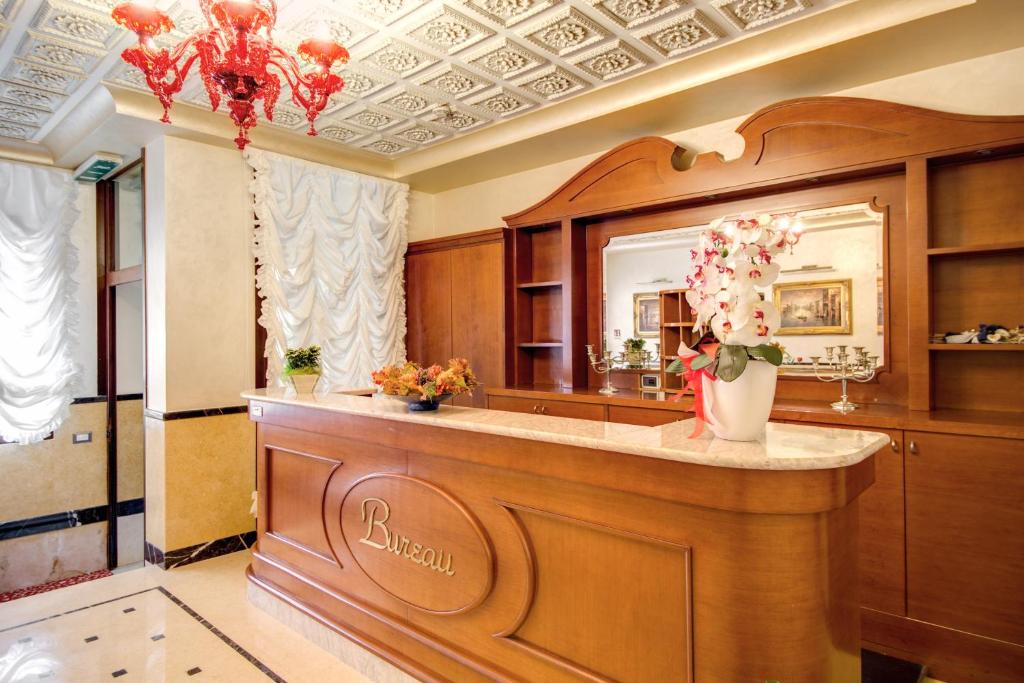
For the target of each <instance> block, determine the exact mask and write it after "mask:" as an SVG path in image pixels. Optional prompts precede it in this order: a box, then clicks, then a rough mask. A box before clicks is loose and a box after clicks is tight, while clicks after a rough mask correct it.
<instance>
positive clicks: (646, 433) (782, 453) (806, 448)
mask: <svg viewBox="0 0 1024 683" xmlns="http://www.w3.org/2000/svg"><path fill="white" fill-rule="evenodd" d="M242 398H245V399H247V400H251V401H266V402H269V403H284V404H288V405H296V406H306V407H309V408H316V409H319V410H328V411H334V412H338V413H347V414H349V415H359V416H363V417H375V418H380V419H384V420H393V421H395V422H412V423H416V424H423V425H430V426H435V427H447V428H450V429H459V430H463V431H470V432H481V433H485V434H495V435H498V436H508V437H512V438H516V439H530V440H533V441H546V442H550V443H557V444H563V445H567V446H578V447H581V448H593V449H597V450H602V451H612V452H618V453H629V454H632V455H640V456H644V457H649V458H660V459H663V460H675V461H677V462H687V463H694V464H698V465H709V466H712V467H731V468H737V469H752V470H823V469H832V468H837V467H848V466H850V465H855V464H857V463H858V462H860V461H861V460H864V459H865V458H867V457H868V456H870V455H872V454H873V453H875V452H876V451H878V450H879V449H880V448H882V447H883V446H885V445H886V444H887V443H889V437H888V436H886V435H885V434H881V433H879V432H868V431H860V430H853V429H828V428H822V427H807V426H803V425H790V424H779V423H773V422H770V423H768V426H767V428H766V429H765V434H764V436H763V437H762V438H761V439H759V440H758V441H751V442H740V441H725V440H723V439H716V438H714V436H713V435H712V434H711V432H710V431H709V430H707V429H705V431H704V434H703V435H701V436H700V437H698V438H696V439H690V438H688V437H689V434H690V433H691V432H692V431H693V420H692V419H689V420H683V421H680V422H672V423H670V424H667V425H662V426H660V427H642V426H638V425H628V424H619V423H615V422H597V421H594V420H578V419H574V418H567V417H553V416H550V415H533V414H529V413H513V412H506V411H502V410H485V409H482V408H462V407H456V406H449V405H442V406H441V407H440V408H439V409H438V410H437V412H427V413H410V412H409V411H408V407H407V406H406V404H405V403H403V402H401V401H396V400H393V399H390V398H388V397H386V396H381V395H375V396H373V397H366V396H354V395H351V393H314V394H296V393H295V391H294V390H292V389H255V390H253V391H246V392H243V393H242Z"/></svg>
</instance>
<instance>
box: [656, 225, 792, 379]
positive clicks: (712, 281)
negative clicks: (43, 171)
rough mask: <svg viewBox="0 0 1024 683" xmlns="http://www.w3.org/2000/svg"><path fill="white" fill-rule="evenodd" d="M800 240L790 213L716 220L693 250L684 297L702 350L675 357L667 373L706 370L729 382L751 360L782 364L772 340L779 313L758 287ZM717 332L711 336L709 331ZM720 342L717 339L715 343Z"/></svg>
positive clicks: (765, 283)
mask: <svg viewBox="0 0 1024 683" xmlns="http://www.w3.org/2000/svg"><path fill="white" fill-rule="evenodd" d="M798 238H799V228H796V229H794V228H793V227H791V222H790V220H789V217H788V216H786V217H782V218H777V217H775V216H772V215H770V214H763V215H760V216H756V217H741V218H738V219H731V220H725V219H721V218H720V219H717V220H715V221H712V223H711V224H710V225H709V226H708V229H707V230H705V231H704V232H703V233H701V236H700V240H699V242H698V244H697V248H696V249H691V250H690V256H691V257H692V258H693V263H694V271H693V274H692V275H689V276H687V278H686V281H687V284H688V285H689V287H690V289H689V291H687V292H686V301H687V302H688V303H689V304H690V308H692V309H693V311H694V312H695V314H696V318H695V320H694V326H693V327H694V331H695V332H696V333H697V334H698V335H701V336H702V343H701V344H700V346H699V352H698V353H696V354H695V355H692V356H688V357H687V358H686V359H685V362H684V361H683V360H676V361H674V362H673V363H672V364H671V365H670V366H669V367H668V371H669V372H677V373H682V372H684V371H696V370H701V369H704V371H705V372H707V373H709V374H711V375H714V376H715V377H718V378H720V379H722V380H724V381H726V382H731V381H733V380H735V379H736V378H738V377H739V376H740V375H741V374H743V371H744V369H746V367H747V362H748V361H750V360H757V361H765V362H768V363H771V364H772V365H776V366H777V365H780V364H781V363H782V351H781V350H780V349H779V347H778V346H775V345H773V344H771V343H770V341H771V338H772V334H773V333H774V332H775V330H776V329H778V327H779V322H780V318H779V312H778V310H776V308H775V306H774V304H772V303H771V302H768V301H763V300H762V299H761V295H760V294H759V293H758V291H757V289H756V288H758V287H767V286H768V285H770V284H771V283H773V282H774V281H775V280H776V278H778V277H779V264H778V263H776V262H775V261H774V260H773V258H774V257H775V256H776V255H777V254H779V253H780V252H782V251H783V250H784V249H786V248H787V247H790V246H792V245H793V244H794V243H795V242H796V239H798ZM708 331H710V333H711V334H712V335H714V341H710V340H708V339H707V336H706V335H705V333H706V332H708ZM716 341H717V343H715V342H716Z"/></svg>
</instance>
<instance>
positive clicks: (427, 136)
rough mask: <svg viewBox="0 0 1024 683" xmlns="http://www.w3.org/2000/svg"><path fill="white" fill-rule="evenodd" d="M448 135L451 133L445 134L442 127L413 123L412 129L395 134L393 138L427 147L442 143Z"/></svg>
mask: <svg viewBox="0 0 1024 683" xmlns="http://www.w3.org/2000/svg"><path fill="white" fill-rule="evenodd" d="M448 135H449V133H445V132H444V130H443V129H441V128H440V127H433V126H427V125H425V124H422V123H413V124H412V125H411V126H410V127H408V128H406V129H404V130H400V131H397V132H395V133H393V134H392V136H391V137H393V138H396V139H400V140H402V141H404V142H407V143H410V144H413V145H419V146H425V145H432V144H434V143H435V142H440V141H441V140H443V139H444V138H446V137H448Z"/></svg>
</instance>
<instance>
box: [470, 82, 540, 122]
mask: <svg viewBox="0 0 1024 683" xmlns="http://www.w3.org/2000/svg"><path fill="white" fill-rule="evenodd" d="M467 104H472V105H473V106H474V107H477V108H479V109H483V110H485V111H486V112H488V113H489V114H491V115H492V116H496V117H499V118H504V117H507V116H512V115H514V114H522V113H523V112H524V111H526V110H527V109H532V108H533V107H536V106H537V103H536V102H534V101H533V100H530V99H528V98H526V97H524V96H522V95H519V94H517V93H514V92H512V91H511V90H508V89H506V88H495V89H493V90H489V91H487V92H485V93H481V94H480V95H478V96H476V97H474V98H473V99H472V100H470V101H469V102H468V103H467Z"/></svg>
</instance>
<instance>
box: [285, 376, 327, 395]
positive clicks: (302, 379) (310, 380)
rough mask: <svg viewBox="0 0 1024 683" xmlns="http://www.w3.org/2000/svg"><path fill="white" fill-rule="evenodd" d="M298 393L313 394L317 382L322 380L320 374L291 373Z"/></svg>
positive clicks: (290, 377)
mask: <svg viewBox="0 0 1024 683" xmlns="http://www.w3.org/2000/svg"><path fill="white" fill-rule="evenodd" d="M288 379H290V380H291V381H292V386H293V387H295V393H296V394H312V393H313V389H314V387H316V383H317V382H319V381H320V375H289V376H288Z"/></svg>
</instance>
